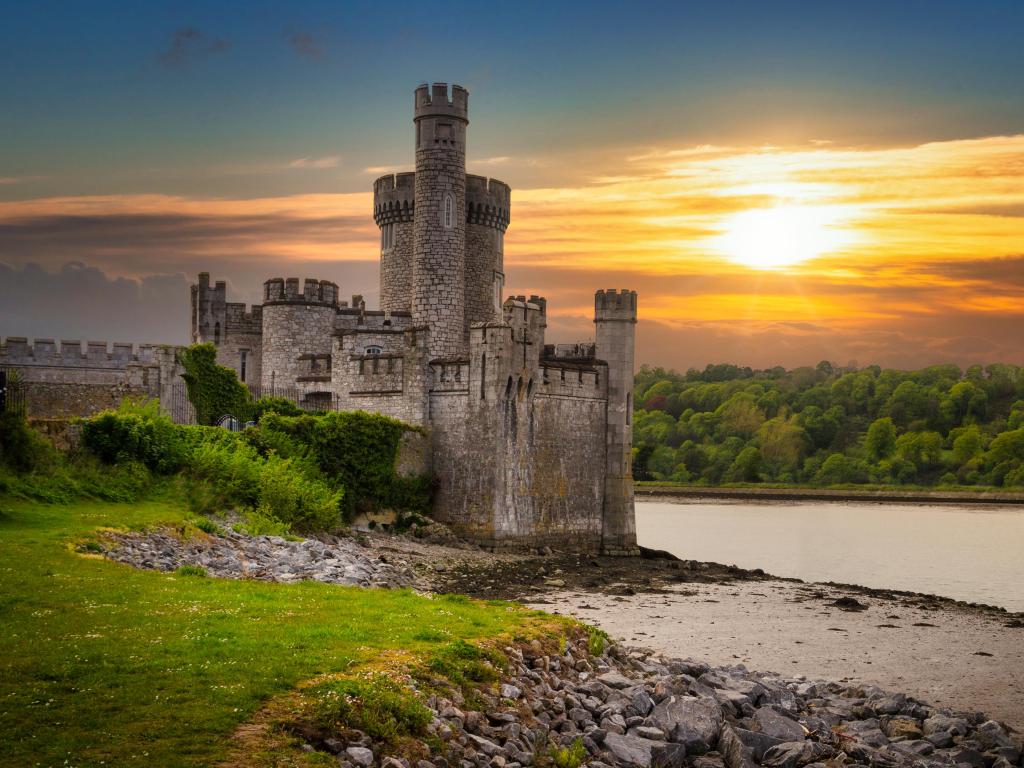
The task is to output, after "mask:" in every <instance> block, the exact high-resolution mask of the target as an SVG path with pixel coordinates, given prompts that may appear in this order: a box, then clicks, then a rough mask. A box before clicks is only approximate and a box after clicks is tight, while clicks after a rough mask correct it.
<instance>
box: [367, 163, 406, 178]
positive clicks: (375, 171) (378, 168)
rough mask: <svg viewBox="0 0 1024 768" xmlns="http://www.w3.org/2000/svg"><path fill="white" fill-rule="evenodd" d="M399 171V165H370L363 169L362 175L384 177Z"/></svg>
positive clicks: (400, 167) (400, 168)
mask: <svg viewBox="0 0 1024 768" xmlns="http://www.w3.org/2000/svg"><path fill="white" fill-rule="evenodd" d="M401 170H402V166H400V165H371V166H368V167H366V168H363V173H364V174H365V175H367V176H385V175H387V174H389V173H399V172H401ZM407 170H408V169H407Z"/></svg>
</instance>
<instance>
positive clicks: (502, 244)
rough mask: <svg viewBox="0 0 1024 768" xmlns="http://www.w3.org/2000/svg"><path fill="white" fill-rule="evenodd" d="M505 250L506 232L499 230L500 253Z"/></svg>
mask: <svg viewBox="0 0 1024 768" xmlns="http://www.w3.org/2000/svg"><path fill="white" fill-rule="evenodd" d="M504 252H505V233H504V232H502V231H501V230H498V253H504Z"/></svg>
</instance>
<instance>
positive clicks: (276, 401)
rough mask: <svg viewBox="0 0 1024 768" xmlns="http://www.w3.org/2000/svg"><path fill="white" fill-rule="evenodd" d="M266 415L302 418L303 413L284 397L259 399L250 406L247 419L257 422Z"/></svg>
mask: <svg viewBox="0 0 1024 768" xmlns="http://www.w3.org/2000/svg"><path fill="white" fill-rule="evenodd" d="M268 413H276V414H278V415H280V416H302V415H303V414H304V413H305V411H303V410H302V409H301V408H299V406H297V405H296V404H295V403H293V402H292V401H291V400H289V399H288V398H285V397H261V398H260V399H259V400H257V401H256V402H254V403H253V404H252V408H251V409H250V411H249V417H250V418H251V419H252V420H253V421H257V422H258V421H259V420H260V419H261V418H263V416H264V415H266V414H268Z"/></svg>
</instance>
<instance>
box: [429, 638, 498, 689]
mask: <svg viewBox="0 0 1024 768" xmlns="http://www.w3.org/2000/svg"><path fill="white" fill-rule="evenodd" d="M507 664H508V660H507V659H506V658H505V657H504V656H502V655H501V654H500V653H498V652H497V651H491V650H486V649H483V648H478V647H477V646H475V645H471V644H470V643H467V642H466V641H465V640H456V641H455V642H453V643H449V644H448V645H446V646H444V647H443V648H439V649H438V650H436V651H434V652H433V653H432V654H431V656H430V658H429V660H428V661H427V668H428V669H429V670H430V671H431V672H434V673H435V674H438V675H441V676H443V677H446V678H448V680H450V681H451V682H453V683H455V684H456V685H458V686H460V687H462V688H466V687H468V686H470V685H471V684H472V683H493V682H495V681H496V680H498V678H499V677H500V676H501V670H503V669H504V668H505V666H506V665H507Z"/></svg>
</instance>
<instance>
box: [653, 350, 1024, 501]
mask: <svg viewBox="0 0 1024 768" xmlns="http://www.w3.org/2000/svg"><path fill="white" fill-rule="evenodd" d="M634 396H635V401H634V403H635V408H634V413H633V475H634V477H635V479H636V480H638V481H644V480H647V481H659V482H673V483H683V484H693V485H729V484H747V483H771V484H779V485H812V486H851V485H867V484H871V485H906V486H923V487H958V486H969V487H970V486H972V487H979V486H987V487H1000V488H1013V487H1020V486H1024V368H1020V367H1018V366H1015V365H1003V364H993V365H988V366H980V365H975V366H972V367H970V368H968V369H967V370H961V369H960V368H959V367H957V366H956V365H936V366H931V367H928V368H924V369H921V370H918V371H898V370H889V369H882V368H879V367H878V366H868V367H866V368H856V367H853V366H850V367H845V368H844V367H839V366H835V365H833V364H831V363H828V362H821V363H819V364H818V365H817V366H815V367H813V368H811V367H803V368H795V369H793V370H786V369H784V368H781V367H776V368H772V369H768V370H753V369H751V368H742V367H738V366H735V365H709V366H707V367H706V368H705V369H704V370H703V371H700V370H696V369H691V370H689V371H687V372H686V373H685V374H680V373H677V372H675V371H671V370H665V369H663V368H650V367H647V366H644V367H643V368H641V369H640V371H639V372H638V373H637V375H636V381H635V389H634Z"/></svg>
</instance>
